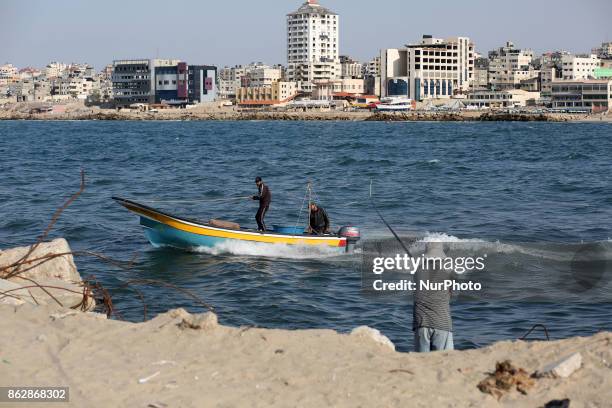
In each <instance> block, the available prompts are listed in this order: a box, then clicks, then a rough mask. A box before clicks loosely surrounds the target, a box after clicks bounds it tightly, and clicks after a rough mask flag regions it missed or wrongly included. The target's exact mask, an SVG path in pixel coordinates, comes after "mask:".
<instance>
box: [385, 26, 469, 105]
mask: <svg viewBox="0 0 612 408" xmlns="http://www.w3.org/2000/svg"><path fill="white" fill-rule="evenodd" d="M473 71H474V44H473V43H472V42H471V41H470V39H469V38H468V37H452V38H447V39H439V38H433V37H432V36H431V35H424V36H423V39H422V40H421V42H420V43H419V44H408V45H406V46H405V47H404V48H390V49H383V50H382V51H381V56H380V78H381V79H380V93H381V97H386V96H406V97H408V98H410V99H415V100H417V101H421V100H424V99H432V98H450V97H451V96H453V95H455V94H462V93H465V92H466V91H467V90H468V88H469V85H470V83H471V81H472V80H473Z"/></svg>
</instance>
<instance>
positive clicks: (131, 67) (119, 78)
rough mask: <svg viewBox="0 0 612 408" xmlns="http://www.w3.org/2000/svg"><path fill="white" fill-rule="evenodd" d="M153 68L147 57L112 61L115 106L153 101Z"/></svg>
mask: <svg viewBox="0 0 612 408" xmlns="http://www.w3.org/2000/svg"><path fill="white" fill-rule="evenodd" d="M154 72H155V68H154V66H153V62H152V61H151V60H148V59H132V60H117V61H113V75H112V81H113V99H114V101H115V104H116V105H117V106H129V105H131V104H134V103H154V102H155V92H154V89H155V88H154V87H153V85H152V79H153V78H154Z"/></svg>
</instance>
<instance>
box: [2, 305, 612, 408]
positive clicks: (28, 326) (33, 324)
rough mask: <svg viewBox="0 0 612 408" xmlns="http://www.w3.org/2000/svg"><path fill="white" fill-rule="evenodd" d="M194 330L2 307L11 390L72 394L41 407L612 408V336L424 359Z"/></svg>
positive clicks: (324, 337) (339, 337)
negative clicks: (528, 379)
mask: <svg viewBox="0 0 612 408" xmlns="http://www.w3.org/2000/svg"><path fill="white" fill-rule="evenodd" d="M184 320H185V321H192V317H191V316H189V315H188V314H187V313H186V312H184V311H181V310H179V311H171V312H168V313H165V314H162V315H159V316H158V317H156V318H154V319H152V320H150V321H148V322H145V323H129V322H121V321H116V320H106V319H105V316H103V315H102V316H101V315H98V314H94V313H83V312H75V311H70V310H68V309H62V308H59V307H58V306H52V305H49V306H34V305H30V304H24V305H21V306H9V305H0V333H2V342H1V343H0V344H1V345H0V385H3V386H7V385H11V386H18V385H22V386H25V385H28V386H34V385H40V386H69V387H70V397H71V401H70V403H69V404H58V403H55V404H37V405H36V406H55V407H58V406H71V407H148V406H151V407H242V406H252V407H268V406H276V407H298V406H299V407H326V406H335V407H489V406H490V407H497V406H509V407H538V406H543V405H544V403H546V402H548V401H550V400H552V399H563V398H570V400H571V407H572V408H575V407H610V406H611V405H610V404H611V401H612V345H611V341H612V333H610V332H604V333H599V334H597V335H595V336H592V337H585V338H582V337H580V338H572V339H567V340H560V341H551V342H541V341H537V342H523V341H504V342H499V343H496V344H494V345H492V346H490V347H486V348H483V349H478V350H468V351H452V352H435V353H429V354H417V353H399V352H395V351H393V350H391V349H390V348H389V347H386V346H385V345H382V344H379V343H377V342H375V341H373V340H372V339H370V338H368V337H367V336H354V335H347V334H338V333H336V332H335V331H332V330H299V331H288V330H268V329H259V328H232V327H225V326H222V325H218V324H217V323H216V317H215V316H214V315H212V314H211V315H207V316H204V317H203V318H202V320H201V321H200V322H199V323H198V324H199V325H200V326H201V327H202V328H200V329H193V328H191V327H193V325H191V324H185V322H184ZM196 326H197V324H196ZM407 335H411V333H410V332H408V331H407ZM573 352H580V353H581V356H582V361H583V362H582V367H581V368H580V369H579V370H578V371H576V372H574V373H573V374H572V375H571V376H570V377H569V378H565V379H561V378H542V379H538V380H536V381H535V385H534V386H533V388H531V389H530V390H529V392H528V394H527V395H523V394H521V393H519V392H518V391H516V390H513V391H510V392H508V393H507V394H505V395H504V396H502V397H501V399H500V400H499V401H498V400H497V399H496V398H495V397H493V396H491V395H489V394H485V393H483V392H481V391H479V390H478V388H477V384H478V383H479V382H480V381H481V380H483V379H484V378H485V377H486V373H487V372H491V371H493V370H494V368H495V364H496V362H497V361H501V360H506V359H510V360H512V362H513V363H514V364H515V365H517V366H520V367H522V368H524V369H525V370H526V371H527V372H529V373H531V372H533V371H536V370H540V369H542V367H544V366H545V365H546V364H547V363H550V362H551V361H555V360H557V359H559V358H560V357H562V356H565V355H568V354H571V353H573ZM149 377H151V378H150V379H148V380H146V381H145V379H147V378H149ZM139 380H141V381H139ZM0 406H2V407H4V406H10V405H7V404H0ZM14 406H19V407H24V406H27V405H24V404H15V405H14Z"/></svg>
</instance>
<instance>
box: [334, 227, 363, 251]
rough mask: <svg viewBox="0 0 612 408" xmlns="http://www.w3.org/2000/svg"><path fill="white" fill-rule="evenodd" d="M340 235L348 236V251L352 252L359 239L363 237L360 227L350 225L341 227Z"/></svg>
mask: <svg viewBox="0 0 612 408" xmlns="http://www.w3.org/2000/svg"><path fill="white" fill-rule="evenodd" d="M338 235H339V236H341V237H346V252H352V251H353V250H354V249H355V245H356V244H357V241H359V239H360V238H361V234H360V233H359V228H357V227H352V226H350V225H345V226H344V227H342V228H340V230H339V231H338Z"/></svg>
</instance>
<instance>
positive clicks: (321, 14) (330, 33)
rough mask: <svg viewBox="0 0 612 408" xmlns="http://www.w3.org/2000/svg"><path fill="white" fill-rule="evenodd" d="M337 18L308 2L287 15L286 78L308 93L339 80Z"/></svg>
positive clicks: (315, 2)
mask: <svg viewBox="0 0 612 408" xmlns="http://www.w3.org/2000/svg"><path fill="white" fill-rule="evenodd" d="M339 25H340V17H339V16H338V15H337V14H336V13H334V12H332V11H330V10H328V9H326V8H325V7H322V6H321V5H320V4H318V2H317V0H308V1H307V2H306V3H304V4H303V5H302V6H301V7H300V8H299V9H298V10H297V11H295V12H293V13H289V14H287V77H288V79H289V81H294V82H299V83H300V84H301V89H302V90H303V91H305V92H311V91H312V87H313V83H314V82H315V81H320V80H330V79H336V78H339V77H340V59H339V55H340V42H339V36H338V28H339Z"/></svg>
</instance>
